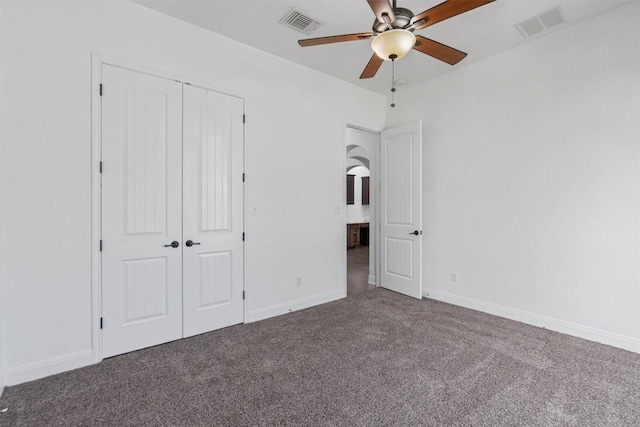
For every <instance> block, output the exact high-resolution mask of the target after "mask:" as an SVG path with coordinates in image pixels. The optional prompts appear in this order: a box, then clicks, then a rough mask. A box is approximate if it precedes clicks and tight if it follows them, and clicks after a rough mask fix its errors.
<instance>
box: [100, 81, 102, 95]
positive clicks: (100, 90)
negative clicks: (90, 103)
mask: <svg viewBox="0 0 640 427" xmlns="http://www.w3.org/2000/svg"><path fill="white" fill-rule="evenodd" d="M100 96H102V83H100Z"/></svg>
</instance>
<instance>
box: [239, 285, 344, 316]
mask: <svg viewBox="0 0 640 427" xmlns="http://www.w3.org/2000/svg"><path fill="white" fill-rule="evenodd" d="M346 296H347V293H346V291H345V290H339V291H332V292H327V293H324V294H320V295H314V296H312V297H307V298H301V299H298V300H294V301H289V302H285V303H282V304H276V305H272V306H269V307H265V308H259V309H257V310H252V311H250V312H249V322H257V321H258V320H263V319H268V318H269V317H274V316H279V315H281V314H286V313H290V312H292V311H298V310H302V309H305V308H309V307H313V306H316V305H320V304H324V303H327V302H331V301H335V300H338V299H341V298H345V297H346Z"/></svg>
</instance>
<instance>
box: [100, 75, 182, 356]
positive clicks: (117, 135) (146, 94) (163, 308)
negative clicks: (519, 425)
mask: <svg viewBox="0 0 640 427" xmlns="http://www.w3.org/2000/svg"><path fill="white" fill-rule="evenodd" d="M102 82H103V85H104V93H103V96H102V161H103V165H104V167H103V174H102V239H103V252H102V275H103V276H102V299H103V319H104V325H105V327H104V329H103V356H104V357H109V356H113V355H116V354H121V353H126V352H129V351H132V350H137V349H140V348H144V347H148V346H152V345H156V344H160V343H163V342H167V341H171V340H174V339H177V338H180V337H181V336H182V304H181V303H182V277H181V276H182V257H181V252H180V248H173V247H165V245H167V244H169V243H170V242H172V241H174V240H177V241H180V236H181V228H182V225H181V224H182V209H181V193H182V189H181V176H182V164H181V157H182V142H181V141H182V135H181V133H182V88H181V84H180V83H177V82H174V81H171V80H167V79H162V78H159V77H155V76H150V75H146V74H143V73H137V72H133V71H129V70H124V69H121V68H117V67H112V66H108V65H103V67H102Z"/></svg>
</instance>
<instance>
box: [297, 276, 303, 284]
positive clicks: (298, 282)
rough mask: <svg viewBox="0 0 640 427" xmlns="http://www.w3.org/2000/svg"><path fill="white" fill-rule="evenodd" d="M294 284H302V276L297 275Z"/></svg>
mask: <svg viewBox="0 0 640 427" xmlns="http://www.w3.org/2000/svg"><path fill="white" fill-rule="evenodd" d="M296 286H302V278H301V277H298V278H297V279H296Z"/></svg>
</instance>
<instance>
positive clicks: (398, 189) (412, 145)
mask: <svg viewBox="0 0 640 427" xmlns="http://www.w3.org/2000/svg"><path fill="white" fill-rule="evenodd" d="M380 166H381V167H380V169H381V171H380V172H381V173H380V179H381V188H380V190H381V191H380V193H381V194H380V196H381V197H380V199H381V200H380V224H381V233H380V234H381V235H380V261H381V262H380V264H381V265H380V285H381V286H382V287H383V288H387V289H390V290H392V291H395V292H399V293H401V294H405V295H408V296H411V297H414V298H419V299H421V298H422V122H416V123H412V124H409V125H405V126H400V127H397V128H393V129H388V130H385V131H383V132H382V134H381V135H380Z"/></svg>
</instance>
